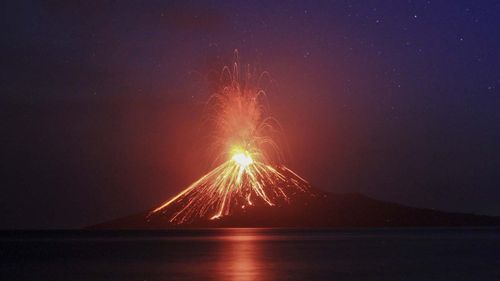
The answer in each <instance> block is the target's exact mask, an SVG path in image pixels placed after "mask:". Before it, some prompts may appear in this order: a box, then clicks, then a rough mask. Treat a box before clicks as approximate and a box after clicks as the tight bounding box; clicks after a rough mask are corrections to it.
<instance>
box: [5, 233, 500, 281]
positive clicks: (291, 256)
mask: <svg viewBox="0 0 500 281" xmlns="http://www.w3.org/2000/svg"><path fill="white" fill-rule="evenodd" d="M0 280H71V281H77V280H92V281H96V280H117V281H118V280H119V281H128V280H235V281H247V280H248V281H250V280H255V281H258V280H356V281H363V280H419V281H420V280H495V281H499V280H500V229H499V228H475V229H472V228H465V229H462V228H442V229H408V228H406V229H369V230H366V229H365V230H359V229H336V230H305V229H304V230H296V229H294V230H290V229H204V230H175V231H153V232H151V231H148V232H145V231H136V232H123V231H110V232H85V231H49V232H19V231H17V232H5V231H4V232H0Z"/></svg>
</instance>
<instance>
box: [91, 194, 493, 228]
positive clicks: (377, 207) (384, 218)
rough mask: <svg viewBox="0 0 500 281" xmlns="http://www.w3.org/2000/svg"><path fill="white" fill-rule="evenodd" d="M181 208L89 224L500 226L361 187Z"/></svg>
mask: <svg viewBox="0 0 500 281" xmlns="http://www.w3.org/2000/svg"><path fill="white" fill-rule="evenodd" d="M176 210H177V209H175V208H172V209H170V210H168V211H167V210H166V211H165V212H164V213H162V214H159V215H156V216H150V217H148V214H150V211H145V212H142V213H139V214H135V215H131V216H128V217H124V218H119V219H116V220H112V221H108V222H105V223H101V224H97V225H93V226H89V227H87V229H169V228H205V227H294V228H295V227H298V228H309V227H326V228H328V227H439V226H488V225H490V226H498V225H500V217H492V216H482V215H474V214H463V213H450V212H442V211H436V210H430V209H422V208H413V207H407V206H403V205H400V204H396V203H390V202H384V201H379V200H376V199H372V198H370V197H367V196H365V195H362V194H359V193H345V194H334V193H326V192H322V191H319V190H313V189H311V190H310V192H309V193H295V194H294V195H293V196H291V197H290V201H289V203H286V204H279V205H275V206H269V205H267V204H256V205H255V206H253V207H252V208H244V209H239V210H237V211H235V212H234V213H233V214H231V215H229V216H224V217H221V218H219V219H216V220H210V219H199V220H194V221H191V222H189V223H183V224H177V223H172V222H171V221H170V220H169V219H168V218H169V217H170V215H171V214H172V213H173V212H175V211H176Z"/></svg>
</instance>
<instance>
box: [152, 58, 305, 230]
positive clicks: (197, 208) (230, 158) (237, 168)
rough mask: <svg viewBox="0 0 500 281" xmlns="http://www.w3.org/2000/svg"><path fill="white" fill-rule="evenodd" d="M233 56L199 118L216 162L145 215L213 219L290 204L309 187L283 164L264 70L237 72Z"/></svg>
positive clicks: (174, 219)
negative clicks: (204, 173)
mask: <svg viewBox="0 0 500 281" xmlns="http://www.w3.org/2000/svg"><path fill="white" fill-rule="evenodd" d="M235 56H236V59H235V62H234V63H233V65H232V67H229V66H226V67H224V68H223V70H222V73H221V79H220V85H219V87H218V89H217V90H216V92H215V93H214V94H213V95H211V96H210V98H209V99H208V101H207V103H206V114H205V117H204V121H203V122H204V124H203V125H204V126H205V127H206V128H209V131H210V132H211V134H210V136H209V137H210V141H209V145H208V146H207V149H209V150H210V151H212V152H213V154H214V155H215V157H214V159H216V161H215V162H217V161H219V163H218V164H216V165H214V166H215V168H214V169H213V170H212V171H210V172H209V173H207V174H206V175H204V176H202V177H201V178H200V179H198V180H197V181H196V182H194V183H192V184H191V185H190V186H189V187H187V188H186V189H185V190H183V191H182V192H180V193H179V194H178V195H176V196H175V197H173V198H172V199H170V200H168V201H167V202H165V203H164V204H162V205H161V206H159V207H158V208H156V209H154V210H152V211H151V212H150V213H149V215H148V218H150V219H151V218H152V217H156V216H161V217H162V218H165V219H168V220H169V221H170V223H174V224H189V223H191V222H193V221H195V220H203V219H207V220H208V219H210V220H215V219H220V218H222V217H224V216H230V215H231V214H233V213H235V212H244V211H246V210H249V209H251V208H253V207H255V206H257V205H260V206H262V205H264V206H269V207H275V206H280V205H283V204H291V203H292V201H293V197H294V195H296V194H299V193H300V194H302V193H308V192H309V190H310V186H309V184H308V183H307V181H306V180H304V179H303V178H301V177H300V176H298V175H297V174H296V173H294V172H293V171H292V170H290V169H288V168H287V167H286V166H285V165H284V162H285V161H284V157H283V153H282V150H281V149H280V144H279V141H278V140H279V139H281V138H282V135H283V134H282V129H281V126H280V124H279V122H278V121H277V120H276V119H275V118H273V117H272V116H271V114H270V112H269V106H268V102H267V95H266V91H265V90H264V88H263V87H262V86H261V84H262V83H261V82H262V80H263V79H265V78H266V77H268V74H267V73H266V72H263V73H260V74H259V75H255V73H252V72H251V71H250V67H247V68H246V69H245V71H243V77H241V76H240V74H241V73H240V64H239V62H238V57H237V56H238V53H237V52H235ZM220 162H222V163H220Z"/></svg>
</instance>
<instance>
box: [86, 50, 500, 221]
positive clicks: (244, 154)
mask: <svg viewBox="0 0 500 281" xmlns="http://www.w3.org/2000/svg"><path fill="white" fill-rule="evenodd" d="M235 54H236V59H235V62H234V63H233V65H232V66H226V67H224V68H223V70H222V73H221V76H220V80H219V82H218V86H217V87H216V88H215V93H214V94H213V95H211V96H210V98H209V99H208V101H207V102H206V106H205V109H206V112H205V114H204V119H203V123H202V125H203V128H204V129H205V131H206V132H207V135H206V137H207V141H206V144H207V145H206V150H207V155H208V156H210V157H211V159H213V165H212V167H213V168H212V169H211V171H209V172H208V173H207V174H205V175H204V176H202V177H201V178H200V179H198V180H197V181H195V182H194V183H192V184H191V185H190V186H188V187H187V188H186V189H184V190H183V191H182V192H180V193H179V194H178V195H176V196H174V197H173V198H171V199H170V200H168V201H166V202H165V203H164V204H162V205H161V206H159V207H157V208H154V209H152V210H148V211H145V212H141V213H139V214H135V215H131V216H128V217H124V218H119V219H115V220H112V221H109V222H105V223H101V224H97V225H93V226H90V227H89V228H95V229H165V228H172V227H367V226H368V227H385V226H467V225H500V218H498V217H488V216H477V215H471V214H458V213H446V212H441V211H436V210H429V209H419V208H413V207H406V206H402V205H400V204H397V203H390V202H382V201H379V200H376V199H372V198H369V197H367V196H364V195H361V194H359V193H345V194H335V193H329V192H324V191H320V190H318V189H314V188H312V187H311V186H310V185H309V183H308V182H307V181H306V180H304V179H303V178H301V177H300V176H299V175H297V174H296V173H295V172H293V171H292V170H290V169H289V168H287V167H286V166H285V160H284V159H285V157H284V153H283V151H282V149H281V148H282V147H284V146H285V143H284V137H283V131H282V129H281V126H280V124H279V123H278V121H277V120H276V119H275V118H273V117H272V116H271V114H270V111H269V106H268V102H267V95H266V91H265V87H264V86H263V84H264V82H265V81H269V75H268V74H267V73H266V72H264V73H259V74H256V72H255V71H253V72H251V71H250V67H246V68H245V70H244V71H243V72H241V66H240V64H239V62H238V58H237V55H238V53H237V52H235ZM240 73H242V74H243V75H240ZM203 137H205V135H203ZM204 140H205V139H204Z"/></svg>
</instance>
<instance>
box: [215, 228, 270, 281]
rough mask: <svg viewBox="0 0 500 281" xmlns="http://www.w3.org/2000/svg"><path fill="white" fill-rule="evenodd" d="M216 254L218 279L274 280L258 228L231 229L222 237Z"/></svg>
mask: <svg viewBox="0 0 500 281" xmlns="http://www.w3.org/2000/svg"><path fill="white" fill-rule="evenodd" d="M221 240H222V241H221V246H222V249H221V250H220V251H218V255H217V256H216V261H215V267H216V278H215V279H217V280H234V281H250V280H255V281H259V280H272V277H271V271H270V270H269V265H268V264H266V257H265V252H264V249H263V247H264V243H265V241H263V239H262V234H261V233H260V231H259V230H258V229H230V230H227V233H225V235H224V236H223V238H222V239H221Z"/></svg>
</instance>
